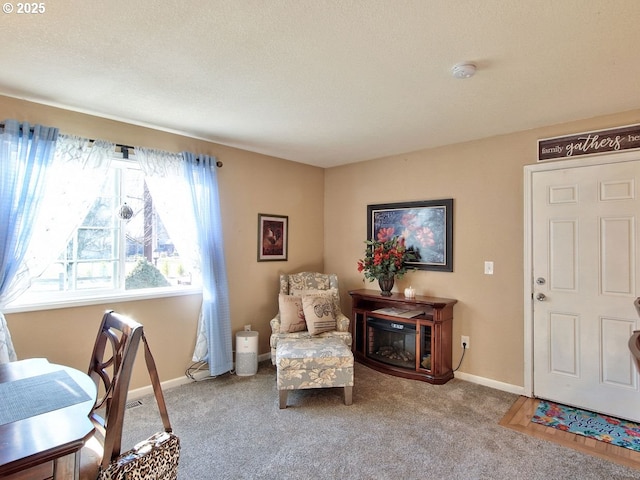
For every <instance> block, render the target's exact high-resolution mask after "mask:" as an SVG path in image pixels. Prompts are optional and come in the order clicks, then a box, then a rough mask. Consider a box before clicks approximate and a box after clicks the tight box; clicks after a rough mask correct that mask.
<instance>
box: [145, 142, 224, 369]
mask: <svg viewBox="0 0 640 480" xmlns="http://www.w3.org/2000/svg"><path fill="white" fill-rule="evenodd" d="M135 158H136V160H137V161H138V163H139V165H140V168H141V169H142V171H143V172H144V175H145V181H146V182H147V186H148V187H149V191H150V192H151V197H152V198H153V202H154V203H155V205H156V210H157V211H158V214H159V215H160V217H161V219H162V222H163V223H164V225H165V227H166V228H167V230H168V232H169V235H170V236H171V239H172V240H173V241H174V243H175V246H176V248H177V250H178V252H179V253H180V257H181V258H182V257H184V258H186V259H187V260H188V261H189V262H191V267H192V268H194V269H198V270H200V272H201V273H202V290H203V299H202V308H201V311H200V318H199V322H198V333H197V338H196V345H195V349H194V353H193V360H194V361H197V362H205V361H206V362H207V363H208V364H209V372H210V374H211V375H219V374H221V373H224V372H228V371H230V370H231V369H232V368H233V358H232V356H233V355H232V341H231V325H230V318H229V308H228V296H229V295H228V287H227V278H226V267H225V263H224V252H223V248H222V233H221V227H220V212H219V203H218V202H219V200H218V190H217V180H216V174H215V169H216V165H215V163H216V162H215V159H213V158H211V157H202V158H201V159H199V160H198V159H196V158H195V156H193V155H192V154H188V153H186V152H183V153H182V154H172V153H168V152H163V151H159V150H152V149H147V148H139V147H136V154H135Z"/></svg>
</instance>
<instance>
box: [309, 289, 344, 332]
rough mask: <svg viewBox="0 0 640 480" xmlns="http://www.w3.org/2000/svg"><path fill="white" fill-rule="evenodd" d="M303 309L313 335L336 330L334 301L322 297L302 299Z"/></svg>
mask: <svg viewBox="0 0 640 480" xmlns="http://www.w3.org/2000/svg"><path fill="white" fill-rule="evenodd" d="M302 309H303V310H304V318H305V319H306V322H307V330H309V333H310V334H311V335H318V334H319V333H322V332H330V331H331V330H335V329H336V316H335V314H334V313H333V299H332V298H331V297H328V296H322V295H305V296H304V297H302Z"/></svg>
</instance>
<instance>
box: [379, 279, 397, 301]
mask: <svg viewBox="0 0 640 480" xmlns="http://www.w3.org/2000/svg"><path fill="white" fill-rule="evenodd" d="M394 281H395V277H394V276H393V275H391V276H390V277H380V278H378V285H380V290H381V292H380V295H382V296H383V297H390V296H391V289H392V288H393V283H394Z"/></svg>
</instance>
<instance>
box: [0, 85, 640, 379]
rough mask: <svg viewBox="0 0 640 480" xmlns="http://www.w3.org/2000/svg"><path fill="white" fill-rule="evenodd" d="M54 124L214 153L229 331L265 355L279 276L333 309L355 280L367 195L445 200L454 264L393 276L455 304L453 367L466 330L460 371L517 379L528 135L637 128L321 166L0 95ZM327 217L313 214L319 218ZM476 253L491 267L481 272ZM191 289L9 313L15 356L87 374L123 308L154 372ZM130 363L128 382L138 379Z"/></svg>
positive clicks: (494, 141)
mask: <svg viewBox="0 0 640 480" xmlns="http://www.w3.org/2000/svg"><path fill="white" fill-rule="evenodd" d="M4 118H16V119H18V120H27V121H30V122H32V123H42V124H45V125H53V126H58V127H59V128H60V129H61V131H62V132H63V133H69V134H77V135H81V136H86V137H91V138H104V139H108V140H112V141H115V142H117V143H124V144H130V145H134V146H135V145H140V146H148V147H154V148H160V149H165V150H169V151H174V152H177V151H182V150H189V151H192V152H195V153H207V154H210V155H215V156H217V157H218V158H219V159H220V160H222V161H223V162H224V167H223V168H222V169H220V170H219V182H220V195H221V204H222V210H223V212H222V216H223V222H224V225H223V228H224V239H225V255H226V260H227V269H228V275H229V288H230V303H231V317H232V326H233V331H234V332H236V331H238V330H241V329H242V326H243V325H244V324H246V323H251V324H252V325H253V328H254V330H257V331H259V332H260V344H259V350H260V353H261V354H262V353H267V352H268V351H269V347H268V336H269V325H268V322H269V319H270V318H271V317H272V316H273V315H274V314H275V313H276V311H277V295H276V293H277V290H278V283H277V282H278V274H279V273H280V272H297V271H303V270H319V271H321V270H324V271H327V272H334V273H337V274H338V275H339V277H340V282H341V296H342V304H343V309H344V311H345V312H349V308H350V306H351V302H350V299H349V296H348V293H347V292H348V290H351V289H356V288H362V287H363V286H367V287H369V288H376V286H375V285H374V284H369V283H367V284H366V285H365V284H364V283H363V281H362V275H361V274H359V273H358V272H357V269H356V261H357V260H358V259H359V258H362V255H363V253H364V248H363V247H364V243H363V241H364V240H365V238H366V206H367V204H371V203H385V202H400V201H412V200H428V199H438V198H453V199H454V201H455V207H454V272H453V273H444V272H429V271H418V272H412V273H410V274H408V275H407V276H406V277H405V278H404V279H402V280H400V281H398V282H397V284H396V289H403V288H404V287H405V286H407V285H408V284H412V285H413V286H414V287H415V288H416V289H417V291H418V293H419V294H427V295H433V296H440V297H449V298H456V299H458V302H459V303H458V304H457V305H456V307H455V309H454V314H455V319H454V342H453V344H454V353H453V355H454V359H453V363H454V365H456V364H457V362H458V360H459V358H460V354H461V350H460V347H459V343H460V341H459V340H460V335H468V336H470V344H471V348H470V349H469V351H468V352H467V354H466V356H465V359H464V362H463V364H462V366H461V369H460V370H461V371H462V372H465V373H468V374H470V375H476V376H479V377H484V378H488V379H492V380H495V381H498V382H505V383H507V384H511V385H516V386H522V385H523V381H524V380H523V375H524V374H523V368H524V360H523V356H524V353H523V342H524V329H523V309H524V300H523V262H524V259H523V189H522V184H523V166H524V165H528V164H534V163H536V142H537V140H538V139H539V138H546V137H552V136H557V135H564V134H570V133H575V132H580V131H588V130H595V129H600V128H609V127H615V126H620V125H628V124H634V123H640V111H633V112H626V113H621V114H618V115H612V116H607V117H600V118H596V119H590V120H585V121H581V122H575V123H571V124H565V125H558V126H552V127H547V128H542V129H537V130H532V131H527V132H521V133H516V134H512V135H505V136H500V137H494V138H488V139H483V140H478V141H474V142H468V143H463V144H458V145H452V146H448V147H443V148H438V149H432V150H424V151H420V152H414V153H410V154H406V155H398V156H394V157H389V158H383V159H377V160H371V161H368V162H362V163H358V164H354V165H346V166H342V167H335V168H330V169H326V170H323V169H319V168H315V167H310V166H307V165H303V164H299V163H295V162H289V161H285V160H280V159H276V158H272V157H268V156H264V155H259V154H254V153H250V152H246V151H242V150H238V149H234V148H230V147H224V146H221V145H218V144H214V143H210V142H204V141H200V140H195V139H191V138H188V137H184V136H179V135H174V134H169V133H164V132H160V131H157V130H153V129H148V128H143V127H137V126H133V125H129V124H125V123H121V122H116V121H112V120H107V119H102V118H98V117H92V116H88V115H83V114H79V113H74V112H69V111H65V110H61V109H56V108H51V107H45V106H42V105H37V104H34V103H29V102H24V101H20V100H15V99H10V98H6V97H0V119H4ZM258 213H271V214H280V215H288V216H289V228H290V230H289V238H290V243H289V261H287V262H260V263H259V262H257V261H256V238H257V214H258ZM322 219H324V222H323V221H322ZM485 260H491V261H493V262H495V274H494V275H493V276H486V275H484V274H483V266H484V261H485ZM199 302H200V298H199V296H197V295H196V296H184V297H174V298H167V299H158V300H147V301H138V302H123V303H118V304H105V305H96V306H92V307H79V308H68V309H60V310H50V311H43V312H30V313H20V314H10V315H7V320H8V322H9V327H10V329H11V332H12V335H13V337H14V343H15V346H16V349H17V351H18V355H19V356H20V357H21V358H27V357H34V356H44V357H48V358H50V359H52V361H56V362H60V363H65V364H69V365H73V366H76V367H77V368H81V369H85V368H86V362H87V359H88V356H89V353H90V351H91V346H92V344H93V339H94V335H95V331H96V329H97V325H98V322H99V320H100V317H101V314H102V311H103V310H104V309H106V308H114V309H116V310H119V311H123V312H125V313H130V314H132V315H133V316H134V317H136V318H137V319H138V320H140V321H141V322H143V323H144V324H145V325H146V328H147V331H148V332H149V334H148V336H149V341H150V342H151V345H152V348H153V349H154V351H155V352H156V357H158V359H157V361H158V364H159V369H160V374H161V376H162V379H163V380H166V379H170V378H177V377H180V376H181V375H183V373H184V370H185V368H186V367H187V366H188V365H189V364H190V363H191V354H192V350H193V345H194V341H195V329H196V322H197V314H198V308H199ZM143 368H144V362H142V360H139V361H138V362H137V364H136V374H135V376H134V383H133V384H132V386H133V388H136V387H138V386H141V385H145V384H146V383H147V382H146V376H145V375H144V370H143Z"/></svg>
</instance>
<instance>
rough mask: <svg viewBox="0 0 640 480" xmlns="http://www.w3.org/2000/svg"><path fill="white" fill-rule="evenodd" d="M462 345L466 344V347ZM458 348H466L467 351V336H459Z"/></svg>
mask: <svg viewBox="0 0 640 480" xmlns="http://www.w3.org/2000/svg"><path fill="white" fill-rule="evenodd" d="M463 343H464V344H466V346H464V345H463ZM460 346H461V347H462V348H466V349H467V350H469V337H468V336H466V335H461V336H460Z"/></svg>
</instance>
